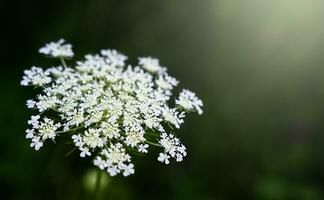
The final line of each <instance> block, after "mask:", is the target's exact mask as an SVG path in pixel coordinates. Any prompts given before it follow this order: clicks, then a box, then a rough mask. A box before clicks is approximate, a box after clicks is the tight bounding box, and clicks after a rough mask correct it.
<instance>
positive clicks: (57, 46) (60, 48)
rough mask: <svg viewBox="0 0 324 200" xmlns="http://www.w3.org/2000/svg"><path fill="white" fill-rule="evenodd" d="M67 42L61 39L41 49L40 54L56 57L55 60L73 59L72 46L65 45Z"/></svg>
mask: <svg viewBox="0 0 324 200" xmlns="http://www.w3.org/2000/svg"><path fill="white" fill-rule="evenodd" d="M64 42H65V40H64V39H60V40H59V41H57V42H50V43H48V44H46V45H45V46H44V47H42V48H40V49H39V53H42V54H45V55H48V56H51V57H54V58H59V57H63V58H70V57H73V55H74V54H73V51H72V45H71V44H64Z"/></svg>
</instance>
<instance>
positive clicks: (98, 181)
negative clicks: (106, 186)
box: [93, 170, 102, 199]
mask: <svg viewBox="0 0 324 200" xmlns="http://www.w3.org/2000/svg"><path fill="white" fill-rule="evenodd" d="M101 177H102V173H101V170H97V176H96V185H95V189H94V193H93V199H99V193H100V184H101Z"/></svg>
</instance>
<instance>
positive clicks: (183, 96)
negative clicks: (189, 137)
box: [176, 89, 203, 115]
mask: <svg viewBox="0 0 324 200" xmlns="http://www.w3.org/2000/svg"><path fill="white" fill-rule="evenodd" d="M176 104H177V105H179V106H181V107H182V108H184V109H186V110H189V111H197V112H198V114H199V115H201V114H202V113H203V111H202V109H201V107H202V106H203V103H202V101H201V100H200V99H199V98H198V97H197V96H196V94H195V93H193V92H191V91H189V90H185V89H184V90H182V92H181V93H180V95H179V99H177V100H176Z"/></svg>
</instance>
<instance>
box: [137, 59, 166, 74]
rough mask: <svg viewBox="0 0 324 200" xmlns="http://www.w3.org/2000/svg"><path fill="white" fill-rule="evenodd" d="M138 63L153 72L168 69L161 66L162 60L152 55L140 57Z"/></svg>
mask: <svg viewBox="0 0 324 200" xmlns="http://www.w3.org/2000/svg"><path fill="white" fill-rule="evenodd" d="M138 61H139V62H138V63H139V64H140V65H141V66H142V67H143V68H144V69H146V70H147V71H149V72H151V73H154V74H156V73H162V72H164V71H166V69H165V68H164V67H161V66H160V62H159V60H158V59H156V58H152V57H142V58H139V59H138Z"/></svg>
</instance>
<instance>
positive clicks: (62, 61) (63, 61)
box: [60, 57, 67, 68]
mask: <svg viewBox="0 0 324 200" xmlns="http://www.w3.org/2000/svg"><path fill="white" fill-rule="evenodd" d="M60 61H61V63H62V65H63V67H64V68H67V65H66V62H65V60H64V58H63V57H60Z"/></svg>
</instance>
